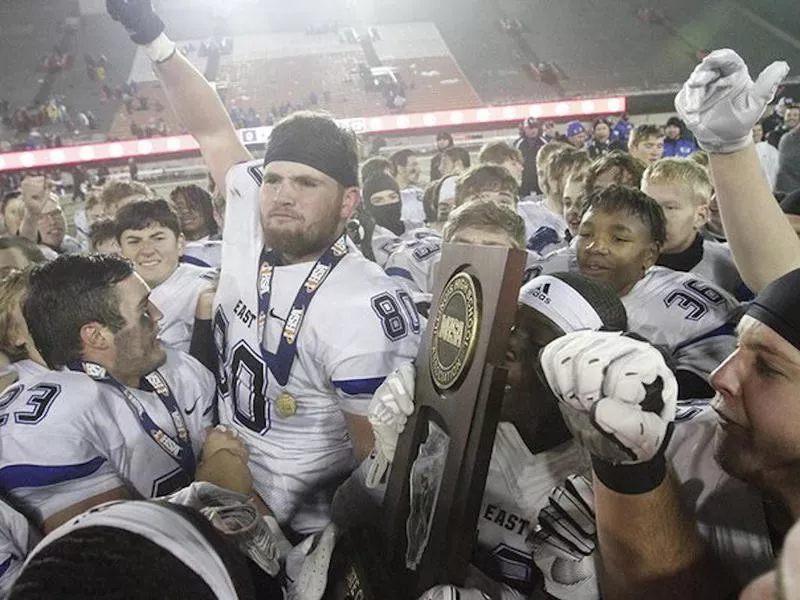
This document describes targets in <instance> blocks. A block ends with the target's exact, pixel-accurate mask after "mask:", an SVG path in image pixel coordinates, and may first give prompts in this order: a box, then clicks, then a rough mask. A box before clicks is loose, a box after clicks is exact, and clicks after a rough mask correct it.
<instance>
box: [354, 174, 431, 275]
mask: <svg viewBox="0 0 800 600" xmlns="http://www.w3.org/2000/svg"><path fill="white" fill-rule="evenodd" d="M361 196H362V205H361V207H360V208H361V214H360V215H359V218H358V223H359V226H360V232H361V233H359V237H361V238H362V239H361V240H359V242H360V247H361V248H362V252H364V255H365V256H367V257H368V258H369V259H370V260H374V261H375V262H376V263H378V264H379V265H380V266H382V267H385V266H386V263H387V261H388V260H389V257H390V256H391V254H392V253H393V252H394V251H395V250H396V249H397V248H399V247H400V246H401V245H402V244H403V242H410V243H414V242H417V241H420V240H424V239H427V238H436V240H435V241H434V242H433V243H435V244H438V238H439V233H438V231H436V230H435V229H429V228H427V227H417V226H416V225H414V224H411V223H407V222H406V221H403V220H402V207H401V201H400V187H399V186H398V184H397V181H396V180H395V179H394V177H392V176H391V175H388V174H386V173H378V174H375V175H373V176H371V177H369V178H368V179H366V180H364V184H363V187H362V190H361ZM365 213H366V214H365ZM351 237H353V236H352V235H351ZM354 241H355V240H354ZM365 246H366V247H365Z"/></svg>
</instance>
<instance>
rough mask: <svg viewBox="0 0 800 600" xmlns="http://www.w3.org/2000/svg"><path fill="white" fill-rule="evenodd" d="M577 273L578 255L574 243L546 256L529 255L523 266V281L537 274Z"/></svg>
mask: <svg viewBox="0 0 800 600" xmlns="http://www.w3.org/2000/svg"><path fill="white" fill-rule="evenodd" d="M565 272H569V273H578V272H580V269H579V268H578V255H577V252H576V250H575V244H574V243H573V244H570V245H569V246H567V247H566V248H561V249H559V250H556V251H555V252H551V253H550V254H548V255H546V256H540V257H538V258H537V257H536V256H535V255H534V256H531V257H530V260H528V264H527V265H526V267H525V281H530V280H531V279H533V278H534V277H538V276H539V275H552V274H553V273H565Z"/></svg>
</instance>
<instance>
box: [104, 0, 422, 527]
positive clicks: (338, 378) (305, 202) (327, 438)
mask: <svg viewBox="0 0 800 600" xmlns="http://www.w3.org/2000/svg"><path fill="white" fill-rule="evenodd" d="M107 7H108V9H109V13H110V14H111V16H112V17H113V18H114V19H116V20H118V21H120V22H121V23H122V24H123V25H124V26H125V27H126V29H127V30H128V32H129V33H130V34H131V39H132V40H133V41H134V42H136V43H138V44H141V45H143V46H145V50H146V52H147V54H148V56H149V57H150V59H151V60H152V61H153V63H154V66H155V71H156V73H157V74H158V76H159V78H160V80H161V82H162V84H163V86H164V89H165V90H166V93H167V95H168V97H169V98H170V101H171V103H172V105H173V107H174V108H175V109H176V111H177V112H178V113H179V114H180V116H181V121H182V122H183V123H184V124H185V125H186V127H187V129H188V130H189V132H190V133H191V134H192V135H194V136H195V138H196V139H197V141H198V143H199V145H200V148H201V152H202V153H203V155H204V158H205V160H206V164H207V166H208V168H209V171H210V172H211V174H212V176H213V178H214V180H215V181H216V183H217V185H218V186H223V185H225V186H226V188H227V191H226V199H227V208H226V211H227V212H226V215H225V225H226V231H227V232H231V234H230V235H225V236H223V262H222V273H221V277H220V284H219V293H218V294H217V299H216V309H215V311H216V312H215V320H214V332H215V338H216V341H217V347H218V348H219V350H220V364H221V366H222V369H221V373H220V380H221V381H220V392H221V396H222V399H221V405H220V420H221V421H222V422H224V423H226V424H230V425H232V426H233V427H235V428H236V431H237V432H239V435H240V436H241V437H242V438H243V439H244V440H245V442H246V443H247V445H248V449H249V451H250V460H249V465H250V468H251V470H252V472H253V480H254V485H255V487H256V489H257V490H258V492H259V493H260V494H261V496H262V497H263V499H264V501H265V502H266V503H267V505H268V506H269V508H270V509H271V510H272V511H273V512H274V514H275V516H276V518H277V519H278V522H279V523H281V525H284V524H285V525H290V526H291V527H292V528H294V529H295V530H296V531H298V532H300V533H306V532H311V531H317V530H319V529H321V528H322V527H323V526H324V525H325V524H326V523H327V522H328V520H329V516H328V512H329V504H330V496H331V494H332V491H333V489H334V488H335V487H336V485H338V482H339V481H341V480H342V479H344V478H345V477H347V476H348V474H349V473H350V471H352V469H353V468H354V466H355V465H356V464H357V462H358V461H360V460H361V459H363V458H364V457H365V456H366V455H367V454H369V451H370V449H371V448H372V446H373V437H372V429H371V427H370V426H369V422H368V421H367V419H366V412H367V408H368V406H369V400H370V398H371V395H372V393H373V392H374V391H375V389H376V388H377V386H378V385H380V383H381V382H382V381H383V379H384V378H385V377H386V375H388V374H389V373H390V372H391V371H392V370H393V369H394V368H395V367H396V366H397V365H398V364H400V363H401V362H404V361H408V360H409V359H410V358H411V357H413V356H416V353H417V346H418V344H419V339H420V331H421V323H420V319H419V315H418V314H417V312H416V308H415V307H414V304H413V302H412V301H411V298H410V297H409V296H408V295H407V294H406V293H405V292H403V291H399V290H398V288H397V285H396V284H395V283H393V281H392V280H391V279H390V278H389V277H388V276H387V275H386V274H385V273H383V271H381V269H380V267H378V266H377V265H376V264H374V263H372V262H370V261H368V260H367V259H366V258H364V257H363V256H362V255H361V253H360V252H359V251H358V250H357V249H356V248H355V247H354V246H353V245H352V244H350V243H349V242H348V239H347V237H346V235H345V233H344V232H345V225H346V222H347V221H348V219H349V218H350V217H351V215H352V212H353V210H354V208H355V206H356V204H357V203H358V200H359V190H358V153H357V150H356V142H355V138H354V136H353V135H352V133H351V132H349V131H346V130H344V129H342V128H340V127H339V126H338V125H337V124H336V123H335V122H334V121H333V120H332V119H330V118H329V117H326V116H321V115H317V114H308V113H302V114H294V115H292V116H291V117H289V118H287V119H286V120H284V121H283V122H281V123H280V124H278V125H277V126H276V127H275V128H274V129H273V130H272V133H271V135H270V139H269V141H268V143H267V148H266V154H265V158H264V160H263V161H258V162H254V161H252V157H251V156H250V154H249V152H248V151H247V150H246V149H245V148H244V147H243V146H242V144H241V143H240V141H239V139H238V138H237V136H236V131H235V129H234V127H233V125H232V123H231V121H230V118H229V116H228V114H227V112H226V110H225V108H224V106H223V105H222V103H221V101H220V99H219V96H218V95H217V93H216V91H215V90H214V88H213V87H212V86H211V85H210V84H209V83H208V81H206V80H205V78H204V77H203V76H202V75H201V74H200V73H199V72H198V71H197V70H196V69H195V68H194V67H193V66H192V64H191V63H190V62H189V61H188V60H187V59H186V58H185V57H184V56H183V55H182V54H181V53H180V52H178V51H177V47H176V45H175V43H174V42H172V41H171V40H169V38H167V36H166V35H165V34H164V32H163V31H164V25H163V22H162V21H161V20H160V19H159V18H158V16H157V15H156V14H155V13H154V12H153V10H152V6H151V3H150V2H149V1H137V2H126V1H124V0H109V1H108V2H107ZM247 161H250V162H247ZM409 162H411V161H409ZM240 163H242V164H240ZM409 168H410V167H409ZM406 175H407V176H408V177H409V179H412V178H411V177H410V174H409V173H406Z"/></svg>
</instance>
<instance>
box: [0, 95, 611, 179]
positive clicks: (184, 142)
mask: <svg viewBox="0 0 800 600" xmlns="http://www.w3.org/2000/svg"><path fill="white" fill-rule="evenodd" d="M626 108H627V98H625V97H614V98H588V99H581V100H559V101H557V102H545V103H539V104H516V105H511V106H489V107H480V108H466V109H461V110H443V111H435V112H425V113H411V114H401V115H382V116H376V117H367V118H352V119H338V122H339V123H340V124H341V125H343V126H345V127H349V128H350V129H352V130H353V131H355V132H356V133H359V134H365V133H382V134H391V133H398V132H400V131H402V132H404V133H406V132H408V131H415V132H419V133H425V132H426V131H430V130H437V129H442V128H445V127H452V126H454V125H475V124H480V125H489V124H498V125H502V124H504V123H509V122H514V121H519V120H521V119H522V117H524V116H525V115H530V116H532V117H536V118H537V119H565V118H581V117H585V116H589V115H602V114H613V113H620V112H625V110H626ZM271 131H272V127H254V128H248V129H240V130H239V131H238V132H237V133H238V135H239V139H240V140H241V141H242V143H243V144H245V145H251V144H252V145H256V144H265V143H266V141H267V139H268V138H269V134H270V132H271ZM197 150H199V146H198V144H197V142H196V141H195V139H194V138H193V137H192V136H190V135H181V136H171V137H158V138H150V139H143V140H129V141H123V142H112V143H106V144H97V143H94V144H88V145H82V146H66V147H64V148H55V149H52V148H50V149H45V150H34V151H25V152H7V153H3V154H0V172H3V171H18V170H20V169H49V168H54V167H66V166H70V165H75V164H92V163H98V162H104V161H110V160H120V159H127V158H139V157H142V156H147V157H148V158H149V159H152V158H158V157H160V156H167V155H175V154H186V153H191V152H196V151H197Z"/></svg>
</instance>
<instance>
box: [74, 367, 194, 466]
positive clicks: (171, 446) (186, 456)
mask: <svg viewBox="0 0 800 600" xmlns="http://www.w3.org/2000/svg"><path fill="white" fill-rule="evenodd" d="M68 367H69V368H70V369H71V370H73V371H83V372H84V373H86V374H87V375H88V376H89V377H91V378H92V379H94V380H95V381H98V382H100V383H106V384H108V385H110V386H111V387H113V388H114V389H115V390H117V391H118V392H120V393H121V394H122V396H123V397H124V398H125V403H126V404H127V405H128V408H130V410H131V412H132V413H133V415H134V416H135V417H136V418H137V420H138V421H139V425H141V426H142V429H144V431H145V432H146V433H147V435H149V436H150V439H152V440H153V441H154V442H155V443H156V444H158V446H159V447H160V448H161V449H162V450H163V451H164V452H166V453H167V454H169V455H170V456H171V457H172V458H173V459H174V460H175V462H177V463H178V464H179V465H180V466H181V468H182V469H183V470H184V471H185V472H186V473H187V474H188V475H189V476H190V477H191V478H192V479H194V471H195V467H196V465H197V461H196V458H195V456H194V449H193V448H192V440H191V438H190V437H189V429H188V428H187V427H186V420H185V419H184V418H183V413H182V412H181V409H180V407H179V406H178V402H177V400H175V395H174V394H173V393H172V389H171V388H170V387H169V384H168V383H167V380H166V379H164V377H163V376H162V375H161V373H159V372H158V371H153V372H152V373H150V374H149V375H146V376H145V377H143V378H142V381H141V383H140V387H141V389H142V390H144V391H145V392H152V393H155V394H156V395H157V396H158V398H159V400H161V403H162V404H163V405H164V408H166V409H167V412H168V413H169V416H170V418H171V419H172V424H173V425H174V427H175V431H176V432H177V433H178V438H177V439H175V438H173V437H172V436H171V435H170V434H168V433H167V432H166V431H164V430H163V429H161V427H159V426H158V425H157V424H156V423H155V421H153V419H152V418H150V415H148V414H147V410H145V407H144V405H143V404H142V402H141V401H140V400H139V399H138V398H137V397H136V395H135V394H134V393H133V392H132V391H131V390H130V389H128V387H127V386H125V385H123V384H122V383H120V382H119V381H117V380H116V379H114V378H113V377H112V376H111V374H110V373H109V372H108V371H107V370H106V369H105V368H104V367H101V366H100V365H98V364H95V363H90V362H78V363H73V364H70V365H68Z"/></svg>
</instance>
